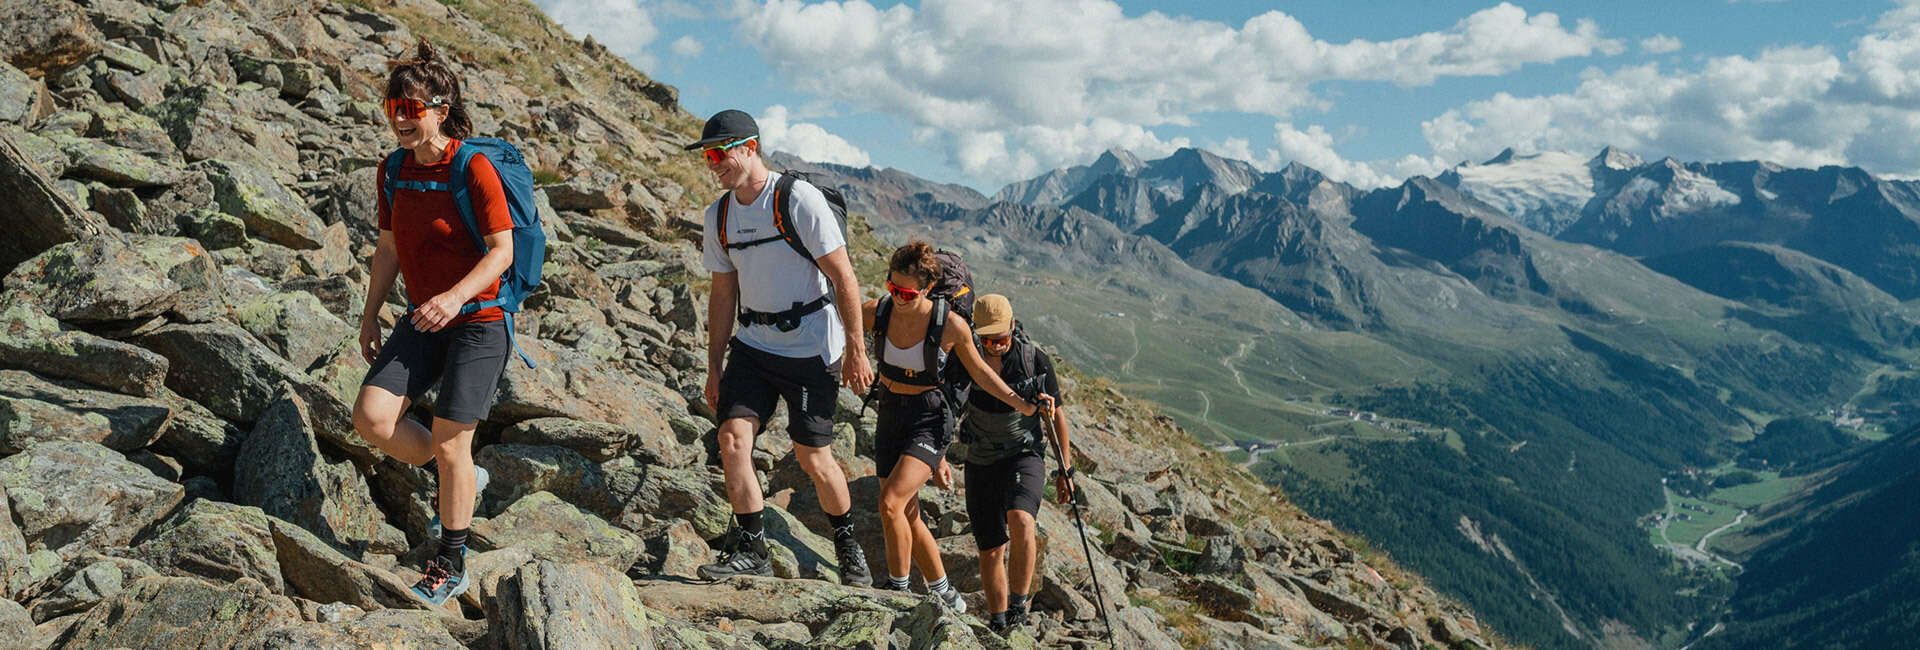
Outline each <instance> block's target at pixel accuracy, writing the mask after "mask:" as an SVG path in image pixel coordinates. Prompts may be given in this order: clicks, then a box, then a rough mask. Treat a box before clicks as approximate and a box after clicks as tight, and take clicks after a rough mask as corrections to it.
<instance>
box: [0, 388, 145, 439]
mask: <svg viewBox="0 0 1920 650" xmlns="http://www.w3.org/2000/svg"><path fill="white" fill-rule="evenodd" d="M172 413H173V409H172V408H171V407H170V406H169V405H168V404H167V403H165V402H163V401H160V400H153V399H148V398H141V397H128V396H125V395H117V394H114V393H107V392H102V391H97V390H91V389H87V388H82V387H80V386H76V385H71V384H67V383H55V382H51V381H47V380H45V379H42V378H41V377H39V376H37V375H34V374H33V373H29V372H21V371H18V370H0V453H6V454H11V453H16V452H19V451H20V450H22V449H26V448H27V447H29V446H32V445H33V444H34V443H36V442H40V441H46V440H79V441H85V442H92V443H98V444H102V445H106V446H107V447H110V448H113V449H117V450H121V451H132V450H135V449H140V448H142V447H145V446H147V445H148V444H149V443H151V442H153V441H154V439H155V438H156V437H158V436H161V435H163V434H164V432H165V431H167V430H168V429H169V428H170V423H171V418H172Z"/></svg>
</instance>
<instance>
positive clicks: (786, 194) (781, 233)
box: [717, 169, 972, 313]
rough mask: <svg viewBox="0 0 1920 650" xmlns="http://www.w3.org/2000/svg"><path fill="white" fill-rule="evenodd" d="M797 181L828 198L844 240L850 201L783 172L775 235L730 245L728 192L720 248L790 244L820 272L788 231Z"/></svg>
mask: <svg viewBox="0 0 1920 650" xmlns="http://www.w3.org/2000/svg"><path fill="white" fill-rule="evenodd" d="M795 181H807V184H809V185H813V188H814V189H817V190H820V195H821V196H824V197H827V207H829V208H832V209H833V220H834V227H836V228H840V229H841V234H842V235H843V236H844V235H845V234H846V227H847V197H846V196H845V195H843V194H841V193H840V190H838V189H835V188H831V187H823V186H821V185H819V184H816V183H814V182H813V181H812V180H811V179H809V178H807V175H806V174H804V173H802V172H797V171H793V170H790V169H789V170H782V171H781V172H780V180H777V181H774V184H773V230H774V235H773V236H772V237H762V238H760V239H755V240H753V241H745V242H730V241H727V232H728V230H727V207H728V206H729V205H731V204H732V203H733V191H732V190H728V191H727V193H726V194H725V195H723V196H721V197H720V215H719V220H718V221H719V223H718V226H719V229H720V230H719V232H718V233H717V234H718V235H719V239H720V246H721V247H723V248H726V249H727V250H739V249H742V248H749V247H753V246H759V245H761V244H767V243H772V242H775V241H782V240H784V241H786V242H787V247H789V248H792V249H793V252H795V253H799V254H800V257H801V258H804V259H806V260H807V261H808V262H811V263H813V265H814V267H816V268H818V267H819V266H820V261H819V260H818V259H816V258H815V257H814V255H813V251H809V250H807V244H806V242H803V241H800V235H799V233H796V232H794V231H793V229H792V228H788V227H787V215H790V214H793V184H794V182H795ZM821 275H826V272H825V271H821ZM969 279H971V276H969ZM828 280H832V278H828ZM968 306H969V308H971V306H972V303H971V302H969V303H968ZM969 313H971V312H969Z"/></svg>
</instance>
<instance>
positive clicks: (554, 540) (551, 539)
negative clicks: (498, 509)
mask: <svg viewBox="0 0 1920 650" xmlns="http://www.w3.org/2000/svg"><path fill="white" fill-rule="evenodd" d="M472 545H473V548H474V549H475V550H480V551H490V550H495V549H504V548H524V549H527V550H529V551H532V552H533V554H534V556H535V557H539V558H542V559H548V560H560V561H567V562H591V563H594V564H598V565H601V566H604V567H607V568H608V569H611V570H614V571H618V572H623V573H624V572H625V571H626V570H627V569H629V568H631V567H632V566H633V565H634V563H635V562H637V561H639V560H640V558H642V557H644V556H645V555H646V552H647V544H646V541H645V540H643V539H641V538H640V536H638V535H635V534H633V533H630V532H627V531H624V530H621V529H619V528H615V527H613V526H612V525H609V524H608V523H607V522H606V521H605V520H602V519H600V518H599V517H595V516H593V515H591V514H588V513H586V512H582V511H581V510H580V509H579V508H575V507H573V506H572V505H570V504H568V503H566V502H565V501H561V500H560V498H559V497H556V496H554V495H553V494H551V493H548V492H535V493H533V494H530V495H527V496H526V497H524V498H522V499H520V500H519V501H515V502H514V503H513V505H512V506H510V507H508V508H507V511H506V512H502V513H500V515H499V516H497V517H494V518H492V519H488V520H486V521H482V522H479V523H476V524H474V525H473V538H472Z"/></svg>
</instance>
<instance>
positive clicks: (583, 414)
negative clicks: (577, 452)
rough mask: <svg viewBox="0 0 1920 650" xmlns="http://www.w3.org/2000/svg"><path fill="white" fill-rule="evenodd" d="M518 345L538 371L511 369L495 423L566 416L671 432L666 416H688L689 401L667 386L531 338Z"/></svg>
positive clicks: (496, 406)
mask: <svg viewBox="0 0 1920 650" xmlns="http://www.w3.org/2000/svg"><path fill="white" fill-rule="evenodd" d="M518 342H519V345H520V348H521V349H522V350H524V351H526V353H527V354H528V356H530V357H532V358H533V361H534V363H535V364H536V365H537V366H538V367H536V368H526V367H524V366H514V367H509V368H508V369H507V372H506V374H505V375H504V376H503V377H502V378H501V381H500V395H499V397H498V399H497V401H495V402H494V406H493V413H492V415H490V416H489V418H488V419H489V420H493V421H497V422H518V421H520V420H528V419H533V418H544V417H563V418H571V419H575V420H586V421H589V422H609V423H613V424H617V425H622V426H629V427H634V428H636V429H639V430H644V431H660V430H669V431H670V430H672V429H671V426H670V425H669V424H668V423H667V421H666V418H665V415H664V414H667V413H685V412H686V400H685V399H684V398H682V397H680V396H679V394H677V393H674V392H673V391H671V390H668V389H666V388H665V387H662V386H657V385H649V384H647V383H645V382H641V381H636V380H635V379H634V378H633V377H630V376H628V375H625V374H621V373H619V372H616V371H615V370H614V369H613V368H612V367H610V366H609V365H608V364H606V363H604V362H600V361H596V360H594V359H592V358H589V357H587V356H585V355H582V354H580V353H578V352H574V351H572V350H568V349H565V348H562V347H560V346H558V345H555V344H551V343H549V342H546V341H542V340H538V339H536V338H534V337H531V336H523V337H520V339H519V341H518ZM510 363H511V362H510Z"/></svg>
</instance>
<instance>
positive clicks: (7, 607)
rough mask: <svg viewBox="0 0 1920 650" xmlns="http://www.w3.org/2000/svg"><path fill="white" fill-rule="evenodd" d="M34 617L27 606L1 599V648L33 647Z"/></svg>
mask: <svg viewBox="0 0 1920 650" xmlns="http://www.w3.org/2000/svg"><path fill="white" fill-rule="evenodd" d="M33 636H34V634H33V617H32V616H31V615H29V614H28V613H27V608H25V607H21V606H20V603H16V602H13V601H11V600H3V599H0V648H8V649H9V650H11V649H13V648H31V647H34V645H33V644H32V643H30V642H29V641H28V639H32V638H33Z"/></svg>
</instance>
